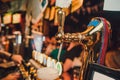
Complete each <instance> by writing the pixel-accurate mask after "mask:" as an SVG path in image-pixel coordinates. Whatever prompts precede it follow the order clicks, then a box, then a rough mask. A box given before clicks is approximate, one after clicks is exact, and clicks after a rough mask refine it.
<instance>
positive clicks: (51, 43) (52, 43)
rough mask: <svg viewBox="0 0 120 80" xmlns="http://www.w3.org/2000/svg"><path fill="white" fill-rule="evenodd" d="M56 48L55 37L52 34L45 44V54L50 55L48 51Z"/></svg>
mask: <svg viewBox="0 0 120 80" xmlns="http://www.w3.org/2000/svg"><path fill="white" fill-rule="evenodd" d="M54 49H56V39H55V37H54V36H53V37H52V38H51V39H50V41H49V44H48V45H47V47H46V49H45V54H46V55H48V56H49V55H50V53H51V52H52V51H53V50H54Z"/></svg>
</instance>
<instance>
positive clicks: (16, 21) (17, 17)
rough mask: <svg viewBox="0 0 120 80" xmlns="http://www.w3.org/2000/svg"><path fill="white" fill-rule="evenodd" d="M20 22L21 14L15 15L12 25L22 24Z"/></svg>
mask: <svg viewBox="0 0 120 80" xmlns="http://www.w3.org/2000/svg"><path fill="white" fill-rule="evenodd" d="M20 22H21V14H19V13H16V14H14V15H13V21H12V23H13V24H16V23H20Z"/></svg>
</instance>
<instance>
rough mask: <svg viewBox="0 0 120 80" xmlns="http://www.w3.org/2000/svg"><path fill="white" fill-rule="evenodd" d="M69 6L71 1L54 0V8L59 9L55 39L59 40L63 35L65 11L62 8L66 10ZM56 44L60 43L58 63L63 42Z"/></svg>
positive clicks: (59, 41)
mask: <svg viewBox="0 0 120 80" xmlns="http://www.w3.org/2000/svg"><path fill="white" fill-rule="evenodd" d="M70 4H71V0H66V1H65V0H56V6H57V7H59V10H58V12H57V18H58V33H57V34H56V39H58V38H61V37H62V36H63V35H64V22H65V17H66V14H65V11H64V10H62V8H68V7H69V6H70ZM57 42H58V43H60V48H59V52H58V57H57V58H58V61H59V57H60V53H61V50H62V45H63V42H62V40H57Z"/></svg>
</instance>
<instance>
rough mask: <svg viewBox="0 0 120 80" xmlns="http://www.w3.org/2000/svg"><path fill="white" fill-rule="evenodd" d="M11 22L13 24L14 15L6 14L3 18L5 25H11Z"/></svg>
mask: <svg viewBox="0 0 120 80" xmlns="http://www.w3.org/2000/svg"><path fill="white" fill-rule="evenodd" d="M11 22H12V14H10V13H7V14H5V15H4V17H3V23H4V24H9V23H11Z"/></svg>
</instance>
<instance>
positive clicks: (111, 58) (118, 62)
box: [105, 33, 120, 69]
mask: <svg viewBox="0 0 120 80" xmlns="http://www.w3.org/2000/svg"><path fill="white" fill-rule="evenodd" d="M117 35H118V36H117ZM117 35H116V36H117V40H116V41H115V43H114V44H113V45H112V48H111V49H110V50H108V51H107V53H106V56H105V66H107V67H109V68H114V69H120V37H119V36H120V33H118V34H117Z"/></svg>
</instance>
